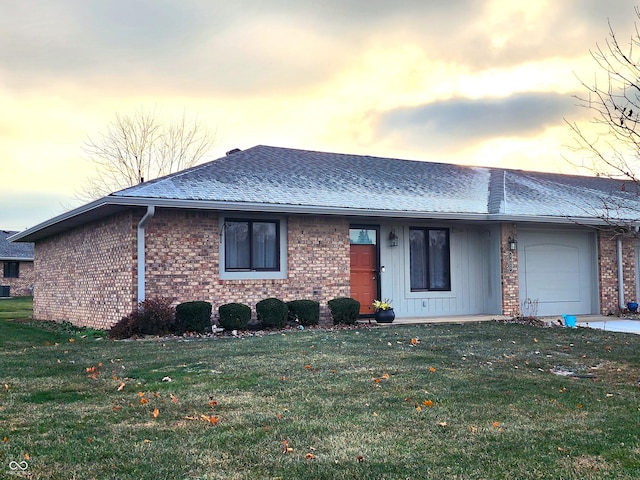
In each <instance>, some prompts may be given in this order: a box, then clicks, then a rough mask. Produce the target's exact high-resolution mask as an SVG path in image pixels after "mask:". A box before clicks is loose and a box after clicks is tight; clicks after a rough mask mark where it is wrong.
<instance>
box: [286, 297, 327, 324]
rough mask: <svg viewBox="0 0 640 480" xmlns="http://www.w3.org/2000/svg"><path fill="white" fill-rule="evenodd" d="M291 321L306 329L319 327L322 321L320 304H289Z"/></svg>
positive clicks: (299, 302)
mask: <svg viewBox="0 0 640 480" xmlns="http://www.w3.org/2000/svg"><path fill="white" fill-rule="evenodd" d="M287 308H289V320H293V321H297V322H298V323H299V324H300V325H303V326H305V327H307V326H309V325H318V322H319V321H320V304H319V303H318V302H316V301H315V300H292V301H291V302H287Z"/></svg>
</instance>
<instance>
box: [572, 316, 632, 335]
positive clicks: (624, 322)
mask: <svg viewBox="0 0 640 480" xmlns="http://www.w3.org/2000/svg"><path fill="white" fill-rule="evenodd" d="M577 326H578V327H587V328H597V329H599V330H605V331H608V332H622V333H636V334H640V320H632V319H629V318H618V317H602V316H578V322H577Z"/></svg>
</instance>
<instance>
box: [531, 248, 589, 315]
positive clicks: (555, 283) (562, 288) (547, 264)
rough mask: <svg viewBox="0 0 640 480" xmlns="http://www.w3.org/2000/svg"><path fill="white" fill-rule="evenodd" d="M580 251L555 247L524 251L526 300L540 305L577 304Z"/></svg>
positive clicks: (578, 298) (579, 296)
mask: <svg viewBox="0 0 640 480" xmlns="http://www.w3.org/2000/svg"><path fill="white" fill-rule="evenodd" d="M579 254H580V250H579V249H578V248H576V247H569V246H566V245H557V244H540V245H533V246H527V247H525V249H524V256H525V271H526V279H525V281H526V290H527V293H528V298H532V297H533V298H537V299H539V302H542V303H550V302H551V303H552V302H562V301H565V302H566V301H569V302H579V301H580V298H581V293H580V281H579V278H580V261H579Z"/></svg>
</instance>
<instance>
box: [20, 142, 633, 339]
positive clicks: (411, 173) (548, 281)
mask: <svg viewBox="0 0 640 480" xmlns="http://www.w3.org/2000/svg"><path fill="white" fill-rule="evenodd" d="M624 185H625V184H624V183H623V182H620V181H616V180H611V179H607V178H596V177H585V176H572V175H560V174H552V173H536V172H526V171H519V170H507V169H500V168H484V167H469V166H460V165H449V164H442V163H432V162H420V161H409V160H398V159H389V158H378V157H371V156H358V155H343V154H336V153H322V152H314V151H304V150H295V149H289V148H277V147H269V146H256V147H252V148H249V149H247V150H244V151H240V150H237V149H236V150H233V151H231V152H229V153H228V154H227V156H225V157H223V158H220V159H218V160H215V161H212V162H209V163H206V164H203V165H199V166H196V167H193V168H190V169H187V170H184V171H181V172H178V173H175V174H171V175H168V176H166V177H163V178H159V179H156V180H152V181H148V182H145V183H141V184H139V185H136V186H133V187H130V188H127V189H125V190H121V191H118V192H115V193H113V194H111V195H108V196H106V197H104V198H101V199H99V200H96V201H94V202H91V203H89V204H87V205H84V206H82V207H79V208H77V209H75V210H72V211H69V212H67V213H65V214H62V215H60V216H57V217H55V218H52V219H50V220H48V221H46V222H44V223H41V224H39V225H37V226H35V227H33V228H30V229H28V230H26V231H24V232H21V233H18V234H15V235H13V236H12V237H11V240H12V241H14V242H33V243H34V244H35V294H34V316H35V317H36V318H40V319H49V320H69V321H71V322H73V323H75V324H78V325H87V326H93V327H100V328H105V327H109V326H110V325H112V324H114V323H115V322H117V321H118V320H119V319H120V318H121V317H123V316H124V315H127V314H128V313H130V312H131V311H132V309H134V308H135V306H136V304H137V303H138V302H139V301H141V300H143V299H145V298H149V297H152V296H168V297H172V298H174V299H175V301H176V303H178V302H184V301H191V300H206V301H210V302H211V303H212V304H213V306H214V311H216V310H217V307H218V306H220V305H221V304H224V303H228V302H242V303H246V304H248V305H250V306H251V307H254V306H255V304H256V303H257V302H258V301H260V300H262V299H264V298H267V297H278V298H280V299H282V300H285V301H288V300H294V299H314V300H317V301H319V302H320V304H321V308H322V310H321V314H322V315H323V316H324V319H325V320H326V319H327V318H328V310H327V306H326V304H327V301H328V300H330V299H332V298H335V297H339V296H351V297H354V298H356V299H358V300H359V301H360V302H361V304H362V309H361V313H362V314H364V315H366V314H370V313H371V312H372V309H371V302H372V301H373V300H374V299H377V298H383V299H391V300H392V302H393V306H394V309H395V313H396V318H403V317H404V318H408V317H429V316H447V315H467V314H468V315H471V314H504V315H517V314H519V313H520V312H523V313H537V314H538V315H540V316H543V315H559V314H562V313H569V314H597V313H608V312H610V311H619V309H620V308H623V307H624V305H625V302H627V301H630V300H633V299H636V298H637V296H638V294H637V285H638V281H637V278H638V268H637V264H636V259H637V258H638V255H637V251H638V250H637V246H636V240H635V239H634V238H633V236H632V235H614V234H613V233H612V230H611V229H609V228H606V225H607V221H605V220H603V218H604V217H606V216H608V217H609V218H610V217H611V209H610V208H608V207H607V206H606V204H607V202H610V201H611V200H615V201H616V203H617V205H619V206H622V208H618V210H617V213H618V215H619V216H621V217H629V218H633V215H632V213H630V212H633V211H635V212H637V211H638V210H637V207H638V206H640V199H639V198H638V195H637V193H635V192H631V191H630V190H631V189H630V188H624ZM625 209H627V210H628V211H625ZM618 230H621V229H618ZM532 306H535V310H537V312H535V311H530V310H531V308H532Z"/></svg>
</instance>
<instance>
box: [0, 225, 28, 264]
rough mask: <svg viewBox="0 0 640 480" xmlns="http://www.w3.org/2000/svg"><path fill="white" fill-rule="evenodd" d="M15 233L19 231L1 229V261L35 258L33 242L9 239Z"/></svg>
mask: <svg viewBox="0 0 640 480" xmlns="http://www.w3.org/2000/svg"><path fill="white" fill-rule="evenodd" d="M15 233H18V232H14V231H10V230H0V261H2V260H33V243H13V242H9V241H8V240H7V238H8V237H10V236H11V235H13V234H15Z"/></svg>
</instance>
